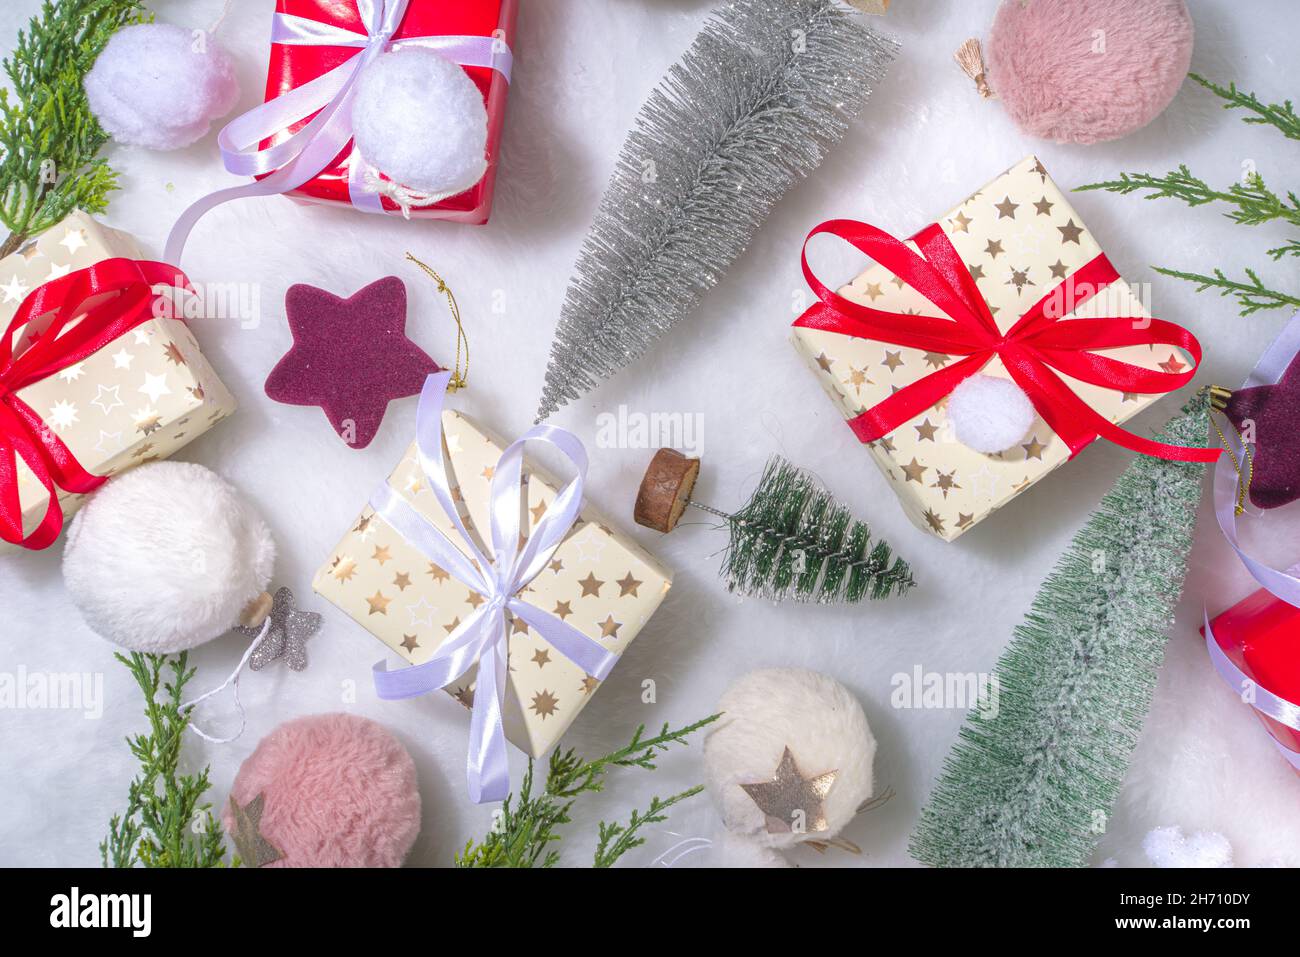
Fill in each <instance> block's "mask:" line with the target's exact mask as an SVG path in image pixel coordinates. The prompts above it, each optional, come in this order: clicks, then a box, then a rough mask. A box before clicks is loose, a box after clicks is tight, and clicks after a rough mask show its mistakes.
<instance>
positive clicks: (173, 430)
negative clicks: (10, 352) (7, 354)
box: [0, 210, 235, 552]
mask: <svg viewBox="0 0 1300 957" xmlns="http://www.w3.org/2000/svg"><path fill="white" fill-rule="evenodd" d="M115 257H121V258H125V259H140V258H142V257H141V255H140V250H139V248H138V247H137V246H136V243H135V240H134V239H132V238H131V237H130V236H129V235H127V234H126V233H122V232H119V231H117V230H115V229H109V228H108V227H107V226H104V225H101V224H100V223H97V222H96V221H95V220H93V219H91V218H90V217H89V216H88V215H86V214H85V213H84V212H81V211H79V210H78V211H76V212H74V213H72V214H71V215H69V216H68V217H67V218H65V219H64V220H63V221H62V222H60V223H59V224H58V225H57V226H55V227H53V228H52V229H49V230H46V231H45V232H44V233H42V234H41V235H40V236H38V237H37V238H36V239H34V240H31V241H30V242H28V243H27V244H26V245H24V246H23V247H22V248H21V249H19V250H18V251H17V252H15V253H13V254H11V255H9V256H6V257H5V258H4V259H3V260H0V323H3V327H8V324H9V322H10V321H11V320H12V319H13V317H14V314H15V313H16V312H17V311H18V306H19V305H20V304H21V303H22V301H23V299H25V298H26V297H27V295H28V294H29V293H30V292H31V291H32V290H33V289H35V288H36V287H37V286H39V285H41V284H42V283H45V282H48V281H50V280H51V279H57V278H59V277H60V276H66V275H67V274H68V273H70V272H73V271H75V270H78V269H85V268H86V267H87V266H93V265H94V264H95V263H97V262H100V261H101V260H104V259H111V258H115ZM20 341H21V342H25V341H27V340H26V338H25V337H24V338H23V339H22V340H20ZM18 348H19V349H21V348H22V345H21V344H20V345H19V347H18ZM18 397H19V398H20V399H22V400H23V401H24V402H26V403H27V404H28V405H30V406H31V407H32V408H33V409H34V410H35V411H36V413H37V414H38V415H40V416H41V417H42V418H43V419H44V420H45V422H46V424H47V425H49V427H50V428H51V429H53V430H54V432H55V434H57V435H58V437H59V438H60V439H62V440H63V441H64V442H65V443H66V444H67V446H68V448H69V449H70V450H71V451H72V454H73V455H75V456H76V458H77V461H78V462H80V463H81V464H82V466H84V467H85V469H86V470H87V471H89V472H91V473H93V474H95V475H108V476H111V475H116V474H118V473H119V472H122V471H125V470H126V469H129V468H131V467H133V466H136V465H140V464H142V463H144V462H151V461H154V460H155V459H164V458H167V457H168V456H169V455H172V454H173V453H174V452H176V450H177V449H179V448H181V446H183V445H185V444H186V443H188V442H190V441H192V440H193V439H195V438H197V437H198V436H200V435H202V434H203V433H204V432H206V431H207V430H208V429H210V428H211V427H212V426H213V425H214V424H215V423H217V422H219V421H220V420H221V419H223V418H225V417H226V416H228V415H230V414H231V413H232V412H234V411H235V399H234V397H233V396H231V394H230V392H229V391H228V390H227V389H226V387H225V386H224V385H223V384H222V383H221V380H220V379H218V378H217V375H216V373H215V372H214V371H213V369H212V367H211V365H209V363H208V361H207V360H206V359H205V358H204V357H203V355H202V353H200V352H199V347H198V343H197V342H196V341H195V339H194V334H193V333H192V332H191V331H190V329H189V327H188V326H186V325H185V323H183V322H181V321H179V320H177V319H171V318H167V317H160V318H156V319H151V320H149V321H148V322H145V323H143V324H142V325H139V326H137V327H136V328H135V329H133V330H132V331H131V332H128V333H127V334H126V335H124V336H120V337H119V338H117V339H115V340H114V341H112V342H110V343H109V344H108V345H106V346H105V347H104V348H102V349H100V350H99V351H98V352H96V353H94V354H93V355H91V356H90V357H89V358H87V359H86V360H85V361H83V362H79V363H77V364H76V365H73V366H69V367H68V368H66V369H64V370H63V371H61V372H58V373H55V374H54V375H52V376H50V377H49V378H46V379H43V380H41V381H40V382H36V383H33V384H32V385H30V386H28V387H26V388H24V389H20V390H19V391H18ZM83 498H84V496H82V495H74V494H71V493H68V492H63V491H60V493H59V501H60V502H61V503H62V506H63V512H64V518H65V522H66V520H67V519H70V518H71V517H72V514H73V512H75V511H76V510H77V508H78V507H79V506H80V504H81V500H82V499H83ZM18 501H19V503H20V504H21V506H22V511H23V528H24V531H26V532H30V531H31V530H32V529H33V528H34V527H35V526H36V525H37V523H39V522H40V520H41V517H42V516H43V515H44V514H45V507H46V503H47V502H48V501H49V498H48V494H47V493H46V491H45V489H44V487H43V486H42V485H41V484H40V483H39V482H38V481H37V480H36V476H35V475H33V474H32V472H31V469H29V468H28V467H27V465H26V464H25V463H24V462H23V460H22V459H21V458H20V459H19V460H18ZM16 549H17V546H13V545H9V544H7V543H4V542H0V552H4V551H14V550H16Z"/></svg>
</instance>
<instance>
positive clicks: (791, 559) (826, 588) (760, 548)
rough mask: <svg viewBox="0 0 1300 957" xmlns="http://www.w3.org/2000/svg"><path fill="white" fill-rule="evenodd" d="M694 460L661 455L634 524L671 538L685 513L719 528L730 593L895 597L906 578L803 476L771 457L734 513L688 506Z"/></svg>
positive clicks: (886, 550) (861, 527)
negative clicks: (723, 533)
mask: <svg viewBox="0 0 1300 957" xmlns="http://www.w3.org/2000/svg"><path fill="white" fill-rule="evenodd" d="M699 474H700V460H699V459H693V458H688V457H686V456H684V455H682V454H681V453H680V452H678V451H676V450H675V449H660V450H659V451H658V452H656V453H655V455H654V458H653V459H652V460H651V462H650V467H649V468H648V469H647V470H646V474H645V478H643V479H642V481H641V488H640V490H639V491H638V493H637V500H636V507H635V509H634V511H633V517H634V518H635V519H636V521H637V523H638V524H640V525H644V526H646V527H647V528H653V529H655V530H656V531H660V532H670V531H672V530H673V528H675V527H676V525H677V523H678V522H679V521H680V520H681V517H682V515H683V514H684V512H685V511H686V509H687V508H688V507H691V508H697V509H700V510H701V511H704V512H707V513H708V514H710V515H712V516H714V517H715V518H717V519H719V520H721V522H722V523H723V525H725V526H726V528H727V530H728V532H729V534H730V541H729V543H728V546H727V552H726V557H725V558H724V559H723V562H722V569H721V575H722V578H723V580H725V581H726V583H727V589H728V590H729V591H734V592H737V593H738V594H741V595H749V596H755V597H760V598H766V599H770V600H773V601H781V600H782V599H786V598H793V599H795V600H797V601H815V602H824V603H829V602H850V603H851V602H858V601H862V600H863V599H867V598H871V599H878V598H888V597H890V596H891V595H901V594H903V593H904V592H906V591H907V590H908V589H910V588H911V587H912V585H913V584H915V583H914V581H913V579H912V570H911V569H910V568H909V567H908V565H907V562H905V561H903V560H902V559H901V558H895V557H894V554H893V549H892V548H890V545H889V543H888V542H886V541H884V540H883V539H875V538H873V537H872V534H871V527H870V526H869V525H868V524H867V523H866V522H863V521H860V520H858V519H855V518H854V517H853V516H852V514H851V513H850V512H849V510H848V508H846V507H845V506H844V505H842V504H840V503H839V502H837V501H836V500H835V499H834V497H833V496H832V495H831V494H830V493H829V492H828V491H826V490H825V489H824V488H822V487H821V486H820V485H819V484H818V483H817V481H816V480H815V479H814V478H813V477H812V476H810V475H808V473H806V472H804V471H802V470H801V469H798V468H796V467H795V466H793V465H791V464H790V463H789V462H787V461H786V460H785V459H783V458H781V457H780V456H772V458H771V459H769V460H768V463H767V467H766V468H765V469H764V471H763V477H762V478H761V479H759V482H758V487H757V488H756V489H755V490H754V494H753V495H752V496H751V497H750V499H749V501H748V502H746V503H745V505H744V506H743V507H742V508H740V509H739V510H738V511H736V512H724V511H721V510H720V509H716V508H713V507H711V506H708V505H702V504H700V503H699V502H695V501H692V500H691V493H692V491H693V490H694V488H695V482H696V479H697V478H698V477H699Z"/></svg>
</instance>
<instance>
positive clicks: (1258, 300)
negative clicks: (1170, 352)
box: [1078, 73, 1300, 316]
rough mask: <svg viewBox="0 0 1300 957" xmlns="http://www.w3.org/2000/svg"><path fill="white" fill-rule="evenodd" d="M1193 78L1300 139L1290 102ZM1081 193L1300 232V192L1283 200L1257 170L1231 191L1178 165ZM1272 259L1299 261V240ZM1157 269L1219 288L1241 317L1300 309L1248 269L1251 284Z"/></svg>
mask: <svg viewBox="0 0 1300 957" xmlns="http://www.w3.org/2000/svg"><path fill="white" fill-rule="evenodd" d="M1189 75H1190V76H1191V78H1192V79H1193V80H1194V81H1196V82H1197V83H1199V84H1200V85H1201V86H1203V87H1205V88H1206V89H1207V90H1209V91H1211V92H1212V93H1214V95H1215V96H1217V97H1219V98H1220V99H1221V100H1223V101H1224V103H1223V108H1224V109H1225V110H1244V111H1246V113H1247V114H1248V115H1246V116H1243V117H1242V118H1241V119H1242V121H1243V122H1246V123H1250V124H1254V125H1262V126H1272V127H1274V128H1275V129H1277V130H1278V131H1279V132H1281V133H1282V135H1283V136H1286V137H1287V138H1288V139H1293V140H1300V116H1297V115H1296V112H1295V109H1294V107H1293V106H1292V103H1291V101H1290V100H1286V101H1285V102H1283V103H1264V102H1262V101H1261V100H1260V99H1259V98H1258V97H1257V96H1255V94H1254V93H1243V92H1241V91H1240V90H1238V89H1237V85H1236V84H1235V83H1230V84H1229V85H1228V86H1226V87H1225V86H1220V85H1219V84H1217V83H1214V82H1211V81H1210V80H1207V79H1206V78H1205V77H1203V76H1198V75H1197V74H1195V73H1192V74H1189ZM1078 188H1079V190H1096V189H1103V190H1107V191H1109V192H1112V193H1119V194H1121V195H1128V194H1130V193H1136V192H1140V191H1146V193H1147V195H1146V196H1145V197H1144V198H1145V199H1177V200H1181V201H1182V202H1184V203H1186V204H1187V205H1188V206H1204V205H1206V204H1207V203H1226V204H1227V205H1228V206H1229V207H1231V208H1230V209H1229V210H1228V211H1227V212H1226V213H1224V215H1225V216H1227V217H1228V218H1229V219H1231V220H1232V221H1233V222H1234V223H1240V224H1241V225H1243V226H1258V225H1260V224H1262V223H1268V222H1274V221H1281V222H1285V223H1288V224H1290V225H1292V226H1297V227H1300V198H1297V196H1296V193H1295V192H1294V191H1288V192H1287V193H1286V194H1285V195H1279V194H1278V193H1276V192H1274V191H1273V190H1271V189H1269V187H1268V186H1267V185H1265V183H1264V178H1263V177H1262V176H1260V175H1259V173H1258V172H1255V171H1252V172H1250V173H1248V174H1247V175H1246V176H1245V177H1244V178H1243V179H1242V180H1241V182H1238V183H1233V184H1232V185H1231V186H1229V187H1228V188H1227V189H1215V188H1214V187H1212V186H1211V185H1210V184H1209V183H1207V182H1206V181H1205V180H1203V179H1200V178H1199V177H1197V176H1194V175H1193V174H1192V171H1191V170H1190V169H1188V168H1187V166H1185V165H1179V167H1178V169H1176V170H1174V171H1172V172H1170V173H1166V174H1165V175H1164V176H1153V175H1152V174H1150V173H1121V174H1120V177H1119V179H1116V180H1107V181H1105V182H1101V183H1089V184H1088V185H1086V186H1080V187H1078ZM1268 256H1269V257H1270V258H1271V259H1273V261H1274V262H1276V261H1278V260H1280V259H1284V258H1289V257H1292V256H1300V240H1296V239H1291V240H1288V241H1287V242H1285V243H1283V244H1282V245H1280V246H1275V247H1273V248H1272V249H1270V250H1268ZM1154 268H1155V270H1156V272H1158V273H1160V274H1161V275H1163V276H1170V277H1172V278H1174V279H1182V280H1185V281H1187V282H1193V283H1196V291H1197V292H1205V291H1206V290H1208V289H1217V290H1219V294H1220V296H1233V297H1235V298H1236V300H1237V305H1238V307H1239V310H1240V314H1241V315H1242V316H1249V315H1252V314H1254V313H1256V312H1259V311H1261V310H1265V309H1282V308H1287V307H1290V308H1295V307H1298V306H1300V298H1297V297H1296V296H1293V295H1290V294H1288V293H1284V292H1280V291H1278V290H1276V289H1270V288H1269V287H1267V286H1265V285H1264V283H1263V282H1262V281H1261V280H1260V278H1259V276H1258V275H1257V274H1256V273H1255V271H1254V270H1252V269H1247V270H1246V281H1241V280H1238V279H1231V278H1229V277H1228V276H1226V275H1225V274H1224V272H1223V270H1221V269H1215V270H1214V271H1213V273H1211V274H1209V275H1206V274H1204V273H1197V272H1185V271H1182V270H1177V269H1167V268H1163V267H1159V266H1157V267H1154Z"/></svg>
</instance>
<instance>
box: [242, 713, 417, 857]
mask: <svg viewBox="0 0 1300 957" xmlns="http://www.w3.org/2000/svg"><path fill="white" fill-rule="evenodd" d="M223 821H224V822H225V825H226V831H227V833H229V834H230V836H231V840H232V842H233V843H234V845H235V853H237V854H238V855H239V856H240V859H241V861H242V862H243V864H244V866H246V867H261V866H265V867H399V866H401V863H402V861H403V860H405V858H406V855H407V853H408V852H409V851H410V850H411V845H412V844H414V843H415V837H416V835H417V834H418V833H419V831H420V792H419V790H418V788H417V785H416V780H415V763H414V762H413V761H412V760H411V756H410V754H408V753H407V751H406V749H405V748H404V747H402V744H401V742H399V741H398V740H397V739H396V738H395V737H393V735H392V734H391V733H390V732H389V731H388V730H387V729H386V728H384V726H383V725H381V724H378V723H377V722H374V721H371V720H370V719H369V718H362V717H359V716H357V715H351V714H321V715H312V716H310V717H306V718H297V719H295V720H293V721H288V722H285V723H284V724H282V725H280V726H279V727H278V728H276V729H275V730H274V731H272V732H271V733H270V734H268V735H267V736H266V737H265V738H263V739H262V742H261V743H260V744H258V746H257V750H255V751H254V752H253V753H252V754H251V755H249V756H248V759H247V760H246V761H244V763H243V765H242V766H241V767H240V769H239V774H238V775H236V776H235V783H234V786H233V787H232V788H231V789H230V800H229V801H227V802H226V807H225V812H224V814H223Z"/></svg>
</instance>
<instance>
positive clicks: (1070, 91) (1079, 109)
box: [987, 0, 1193, 143]
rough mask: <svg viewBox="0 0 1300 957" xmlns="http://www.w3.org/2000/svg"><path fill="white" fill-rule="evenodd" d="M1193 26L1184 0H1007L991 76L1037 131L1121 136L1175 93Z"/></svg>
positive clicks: (1020, 120) (1058, 138) (1025, 125)
mask: <svg viewBox="0 0 1300 957" xmlns="http://www.w3.org/2000/svg"><path fill="white" fill-rule="evenodd" d="M1192 35H1193V29H1192V18H1191V15H1190V14H1189V13H1188V12H1187V5H1186V3H1184V0H1034V2H1033V3H1028V4H1025V3H1021V2H1019V0H1005V2H1003V4H1002V5H1001V6H1000V7H998V12H997V16H996V17H995V19H994V21H993V29H992V31H991V32H990V34H989V40H988V44H987V55H988V67H989V80H990V82H991V84H992V87H993V91H994V93H996V94H997V96H998V97H999V98H1000V99H1001V100H1002V102H1003V105H1004V106H1005V107H1006V109H1007V112H1008V113H1010V114H1011V118H1012V119H1013V120H1014V121H1015V123H1016V125H1017V126H1019V127H1020V128H1021V129H1022V130H1023V131H1024V132H1026V133H1028V134H1029V135H1031V136H1038V137H1041V138H1043V139H1048V140H1054V141H1055V142H1057V143H1100V142H1104V141H1106V140H1114V139H1119V138H1120V137H1121V136H1127V135H1128V134H1129V133H1132V132H1134V131H1135V130H1139V129H1141V128H1142V127H1144V126H1146V125H1147V124H1148V123H1150V122H1151V121H1152V120H1153V119H1155V118H1156V117H1157V116H1159V115H1160V113H1161V112H1162V111H1163V110H1164V108H1165V107H1166V106H1168V105H1169V102H1170V101H1171V100H1172V99H1173V98H1174V95H1175V94H1176V93H1177V92H1178V88H1179V87H1180V86H1181V85H1182V82H1183V78H1184V77H1185V76H1187V70H1188V67H1189V66H1190V65H1191V60H1192Z"/></svg>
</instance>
